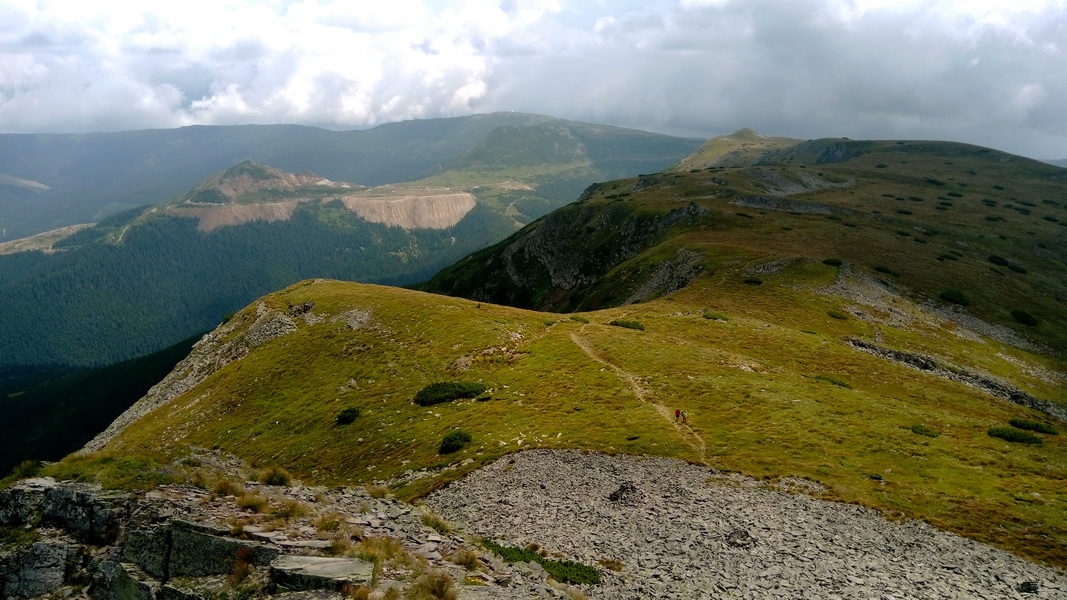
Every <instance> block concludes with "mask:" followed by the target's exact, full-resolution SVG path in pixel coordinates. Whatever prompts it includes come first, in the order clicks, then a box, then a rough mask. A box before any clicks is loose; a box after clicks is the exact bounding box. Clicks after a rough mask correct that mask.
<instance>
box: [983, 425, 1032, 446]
mask: <svg viewBox="0 0 1067 600" xmlns="http://www.w3.org/2000/svg"><path fill="white" fill-rule="evenodd" d="M986 433H987V434H988V435H989V437H995V438H1000V439H1002V440H1005V441H1008V442H1014V443H1016V444H1040V443H1041V438H1039V437H1037V436H1036V435H1034V434H1032V433H1026V432H1025V431H1019V430H1018V429H1012V428H1011V427H991V428H990V429H989V431H987V432H986Z"/></svg>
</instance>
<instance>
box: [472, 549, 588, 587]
mask: <svg viewBox="0 0 1067 600" xmlns="http://www.w3.org/2000/svg"><path fill="white" fill-rule="evenodd" d="M482 543H483V544H484V545H485V547H486V548H488V549H489V550H490V551H492V552H493V553H494V554H496V555H497V556H499V557H500V558H501V559H502V560H503V561H504V562H507V563H516V562H537V563H540V564H541V566H542V567H544V568H545V571H547V572H548V574H549V575H551V576H552V578H553V579H555V580H556V581H558V582H560V583H570V584H575V585H582V584H587V583H588V584H593V585H595V584H598V583H600V571H597V570H596V568H594V567H590V566H589V565H584V564H582V563H579V562H574V561H572V560H551V559H548V558H545V557H544V556H541V555H540V554H539V553H538V552H537V551H536V550H533V549H532V548H514V547H511V546H501V545H500V544H498V543H496V542H494V541H493V540H482Z"/></svg>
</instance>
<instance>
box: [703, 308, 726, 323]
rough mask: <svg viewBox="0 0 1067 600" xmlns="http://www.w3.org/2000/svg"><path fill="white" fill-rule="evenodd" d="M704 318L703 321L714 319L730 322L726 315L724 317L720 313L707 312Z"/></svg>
mask: <svg viewBox="0 0 1067 600" xmlns="http://www.w3.org/2000/svg"><path fill="white" fill-rule="evenodd" d="M704 318H705V319H714V320H716V321H729V320H730V319H729V318H728V317H727V316H726V315H724V314H722V313H717V312H711V311H710V310H709V311H708V312H706V313H704Z"/></svg>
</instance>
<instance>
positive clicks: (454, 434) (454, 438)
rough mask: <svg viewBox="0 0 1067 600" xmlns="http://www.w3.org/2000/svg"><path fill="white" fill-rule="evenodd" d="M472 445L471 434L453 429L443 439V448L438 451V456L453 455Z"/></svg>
mask: <svg viewBox="0 0 1067 600" xmlns="http://www.w3.org/2000/svg"><path fill="white" fill-rule="evenodd" d="M469 443H471V434H469V433H467V432H466V431H463V430H462V429H453V430H452V431H449V432H448V433H446V434H445V437H443V438H441V446H440V447H439V448H438V449H437V453H438V454H451V453H452V452H456V451H457V450H459V449H461V448H463V447H464V446H466V445H467V444H469Z"/></svg>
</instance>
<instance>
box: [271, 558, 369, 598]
mask: <svg viewBox="0 0 1067 600" xmlns="http://www.w3.org/2000/svg"><path fill="white" fill-rule="evenodd" d="M373 577H374V565H373V564H372V563H369V562H367V561H365V560H359V559H352V558H329V557H322V556H296V555H292V554H283V555H281V556H279V557H278V558H276V559H275V560H274V561H273V562H272V563H271V565H270V578H271V580H273V581H274V583H276V584H278V586H279V587H282V588H287V589H290V590H317V589H326V590H340V589H341V587H342V586H343V585H344V584H346V583H352V584H360V583H367V582H369V581H371V579H372V578H373Z"/></svg>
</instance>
